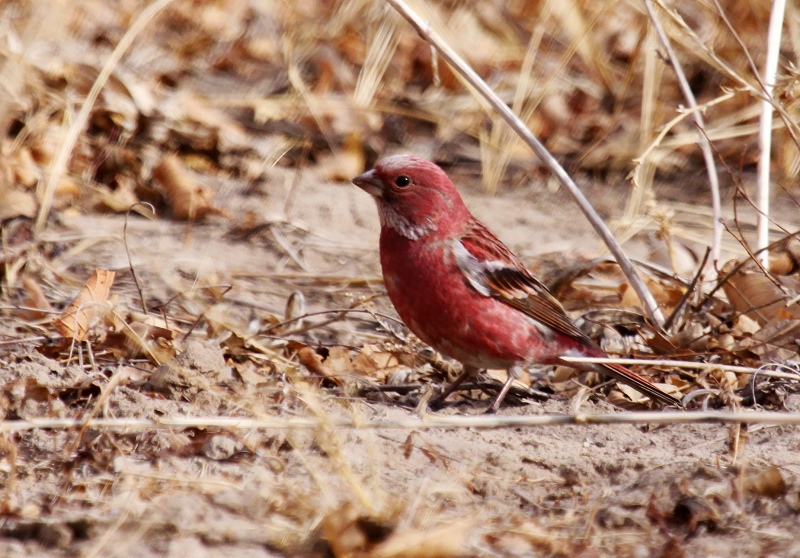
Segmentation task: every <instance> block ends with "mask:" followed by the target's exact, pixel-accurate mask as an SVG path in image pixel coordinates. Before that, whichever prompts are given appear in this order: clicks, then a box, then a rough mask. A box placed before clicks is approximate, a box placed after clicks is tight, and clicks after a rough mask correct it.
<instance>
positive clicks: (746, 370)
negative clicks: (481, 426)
mask: <svg viewBox="0 0 800 558" xmlns="http://www.w3.org/2000/svg"><path fill="white" fill-rule="evenodd" d="M560 360H563V361H564V362H576V363H580V362H588V363H592V364H594V363H604V362H607V363H613V364H624V365H627V366H630V365H635V364H639V365H642V366H672V367H674V368H692V369H695V370H723V371H725V372H736V373H739V374H757V375H759V376H770V377H772V378H786V379H788V380H800V373H798V374H792V373H790V372H776V371H774V370H764V369H763V368H750V367H748V366H733V365H730V364H716V363H713V362H692V361H689V360H668V359H662V360H649V359H646V358H592V357H568V356H565V357H561V358H560Z"/></svg>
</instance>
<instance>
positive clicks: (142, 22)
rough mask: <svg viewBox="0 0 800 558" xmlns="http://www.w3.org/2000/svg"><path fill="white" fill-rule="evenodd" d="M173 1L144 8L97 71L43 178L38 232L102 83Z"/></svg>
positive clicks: (48, 212) (160, 1)
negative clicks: (98, 71)
mask: <svg viewBox="0 0 800 558" xmlns="http://www.w3.org/2000/svg"><path fill="white" fill-rule="evenodd" d="M170 3H172V0H155V2H153V3H152V4H150V5H149V6H147V8H145V9H144V10H142V13H141V14H139V17H137V18H136V20H135V21H134V22H133V24H132V25H131V27H130V29H128V31H127V32H126V33H125V35H123V37H122V39H120V41H119V44H118V45H117V46H116V48H115V49H114V51H113V52H112V53H111V56H109V57H108V60H106V62H105V64H103V68H102V69H101V70H100V73H99V74H98V75H97V79H96V80H95V81H94V83H93V84H92V88H91V90H90V91H89V94H88V95H87V96H86V100H84V102H83V106H82V107H81V110H80V111H79V112H78V115H77V116H76V117H75V120H74V121H73V122H72V124H71V125H70V127H69V130H68V131H67V135H66V137H65V138H64V140H63V142H61V144H60V145H59V147H58V151H57V153H56V155H55V157H54V158H53V161H52V163H51V165H50V168H49V170H48V172H47V180H46V181H45V182H44V187H43V188H42V189H41V191H40V192H39V199H40V200H41V206H40V207H39V214H38V215H37V216H36V225H35V230H36V232H37V233H40V232H42V229H44V225H45V223H46V222H47V217H48V216H49V215H50V209H51V207H52V205H53V198H54V196H55V192H56V190H57V189H58V185H59V182H60V180H61V175H62V174H63V173H64V171H65V169H66V168H67V161H68V160H69V158H70V155H71V154H72V150H73V148H74V147H75V144H76V143H77V141H78V138H79V137H80V135H81V134H82V133H83V130H84V128H85V127H86V124H87V123H88V121H89V115H90V114H91V112H92V109H93V108H94V104H95V102H96V101H97V97H98V96H99V95H100V91H102V89H103V87H105V85H106V82H108V79H109V78H110V77H111V74H112V73H113V72H114V70H115V69H116V67H117V64H119V62H120V60H122V57H123V56H125V53H126V52H128V49H129V48H130V47H131V45H132V44H133V41H135V40H136V38H137V37H138V36H139V34H140V33H141V32H142V31H144V29H145V28H146V27H147V25H148V24H149V23H150V22H151V21H152V20H153V18H155V17H156V16H157V15H158V14H159V13H160V12H161V11H162V10H163V9H164V8H166V7H167V6H168V5H169V4H170Z"/></svg>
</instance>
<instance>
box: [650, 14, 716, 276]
mask: <svg viewBox="0 0 800 558" xmlns="http://www.w3.org/2000/svg"><path fill="white" fill-rule="evenodd" d="M644 5H645V8H646V9H647V14H648V15H649V16H650V21H652V22H653V27H654V28H655V30H656V34H657V35H658V38H659V40H660V41H661V44H662V45H663V47H664V50H666V51H667V56H668V57H669V60H670V62H671V63H672V68H673V69H674V70H675V77H677V78H678V83H679V84H680V86H681V91H683V96H684V98H685V99H686V104H687V105H689V109H695V108H697V100H696V99H695V97H694V93H693V92H692V88H691V87H690V86H689V82H688V80H687V79H686V74H684V73H683V68H682V67H681V64H680V61H679V60H678V57H677V55H676V54H675V50H674V49H673V48H672V44H671V43H670V40H669V37H668V36H667V33H666V32H665V31H664V27H663V26H662V25H661V21H660V20H659V19H658V18H657V17H656V14H655V10H654V8H653V2H652V0H644ZM692 118H694V122H695V124H696V125H697V127H698V128H699V129H698V131H697V140H698V143H699V144H700V149H701V150H702V152H703V159H704V160H705V164H706V171H707V172H708V185H709V188H710V189H711V208H712V214H713V217H712V218H713V223H712V227H713V241H712V244H711V264H712V265H711V267H712V269H716V268H717V265H716V264H717V263H718V262H719V258H720V252H721V250H722V202H721V199H720V195H719V178H718V176H717V167H716V165H715V164H714V154H713V153H712V152H711V144H710V142H709V141H708V137H707V136H706V134H705V133H704V130H705V126H706V125H705V122H704V121H703V115H702V113H701V112H700V111H698V110H692Z"/></svg>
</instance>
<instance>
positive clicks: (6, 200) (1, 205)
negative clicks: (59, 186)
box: [0, 189, 38, 222]
mask: <svg viewBox="0 0 800 558" xmlns="http://www.w3.org/2000/svg"><path fill="white" fill-rule="evenodd" d="M37 207H38V205H37V203H36V198H35V197H34V195H33V193H32V192H27V191H23V190H12V189H8V190H6V191H4V192H2V193H0V222H2V221H8V220H9V219H13V218H15V217H27V218H29V219H30V218H33V216H34V215H36V209H37Z"/></svg>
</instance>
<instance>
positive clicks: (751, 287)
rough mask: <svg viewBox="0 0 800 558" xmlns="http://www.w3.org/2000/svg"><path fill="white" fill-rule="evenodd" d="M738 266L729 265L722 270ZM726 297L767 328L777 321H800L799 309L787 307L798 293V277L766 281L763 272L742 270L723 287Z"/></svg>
mask: <svg viewBox="0 0 800 558" xmlns="http://www.w3.org/2000/svg"><path fill="white" fill-rule="evenodd" d="M734 265H736V262H735V261H730V262H728V263H727V264H725V266H723V268H722V272H723V274H724V273H725V272H726V270H728V269H731V268H732V266H734ZM722 289H723V290H724V291H725V296H727V297H728V301H729V302H730V303H731V305H732V306H733V307H734V309H735V310H736V311H737V312H740V313H742V314H745V315H746V316H749V317H751V318H753V319H754V320H756V321H757V322H758V323H759V324H761V325H762V326H764V325H765V324H767V323H769V322H771V321H774V320H786V319H791V318H795V319H800V308H799V307H798V306H797V305H792V306H787V302H788V301H789V300H791V299H792V298H793V297H794V296H795V295H796V294H797V293H798V292H800V281H798V279H797V278H795V277H772V278H770V277H767V276H766V275H764V273H763V272H762V271H760V270H758V271H756V270H752V269H740V270H739V271H738V272H736V273H735V274H734V275H732V276H731V277H729V278H728V280H727V281H726V282H725V283H724V284H723V285H722Z"/></svg>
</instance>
